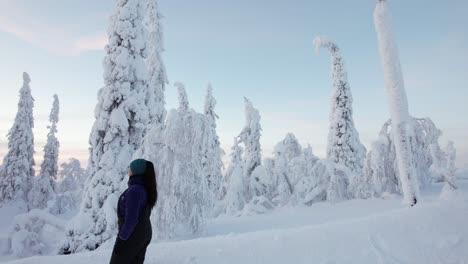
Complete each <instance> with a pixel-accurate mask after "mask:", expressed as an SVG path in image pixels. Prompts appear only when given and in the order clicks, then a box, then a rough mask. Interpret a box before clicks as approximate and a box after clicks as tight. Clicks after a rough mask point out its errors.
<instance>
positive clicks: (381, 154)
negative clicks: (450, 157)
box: [364, 117, 445, 196]
mask: <svg viewBox="0 0 468 264" xmlns="http://www.w3.org/2000/svg"><path fill="white" fill-rule="evenodd" d="M410 122H411V127H412V128H414V135H413V136H412V140H411V143H410V148H411V151H412V152H413V153H414V155H413V160H412V163H413V164H414V168H415V172H414V175H415V176H416V180H417V182H418V184H419V185H421V186H425V185H426V184H427V183H428V182H429V181H431V180H432V181H441V180H442V178H443V168H445V165H444V164H445V158H444V153H443V151H442V150H441V148H440V146H439V137H440V135H441V134H442V132H441V131H440V130H439V129H438V128H437V127H436V126H435V124H434V122H432V120H431V119H430V118H413V117H411V118H410ZM393 129H394V128H393V126H392V122H391V120H389V121H387V122H386V123H385V124H384V125H383V126H382V129H381V131H380V133H379V138H378V140H377V141H375V142H374V143H372V147H371V149H370V150H369V153H368V155H367V158H366V162H365V167H364V179H366V182H367V184H368V186H369V189H368V191H370V192H372V193H373V195H376V196H381V195H385V193H402V190H401V181H400V177H399V170H398V161H397V159H396V148H395V143H394V142H395V141H394V140H393V132H392V130H393ZM436 175H439V176H436ZM438 177H439V178H440V179H437V178H438ZM431 178H432V179H431Z"/></svg>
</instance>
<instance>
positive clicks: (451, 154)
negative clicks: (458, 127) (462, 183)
mask: <svg viewBox="0 0 468 264" xmlns="http://www.w3.org/2000/svg"><path fill="white" fill-rule="evenodd" d="M445 157H446V160H447V167H446V171H445V174H444V181H445V188H448V189H450V190H455V189H457V185H456V183H455V172H456V170H457V169H456V167H455V160H456V159H457V150H456V149H455V146H454V144H453V141H449V142H448V143H447V147H446V148H445Z"/></svg>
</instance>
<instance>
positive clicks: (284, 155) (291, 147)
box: [273, 133, 302, 205]
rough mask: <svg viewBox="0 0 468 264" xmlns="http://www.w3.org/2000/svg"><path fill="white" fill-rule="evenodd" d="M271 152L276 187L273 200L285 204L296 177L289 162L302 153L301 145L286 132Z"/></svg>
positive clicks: (292, 189) (292, 190)
mask: <svg viewBox="0 0 468 264" xmlns="http://www.w3.org/2000/svg"><path fill="white" fill-rule="evenodd" d="M273 154H274V162H273V165H274V169H273V182H274V183H275V185H276V188H277V192H276V196H275V197H274V198H273V201H274V202H275V203H276V204H279V205H285V204H286V203H288V202H289V199H290V197H291V195H292V194H293V192H294V184H295V182H296V181H297V177H298V175H295V174H293V173H292V171H293V170H292V169H291V168H292V164H291V162H292V160H293V159H295V158H296V157H299V156H300V155H301V154H302V147H301V145H300V144H299V142H298V141H297V139H296V137H295V136H294V135H293V134H291V133H288V134H287V135H286V137H285V138H284V139H283V140H282V141H281V142H279V143H278V144H276V145H275V147H274V150H273ZM299 177H300V176H299Z"/></svg>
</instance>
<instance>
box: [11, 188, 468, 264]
mask: <svg viewBox="0 0 468 264" xmlns="http://www.w3.org/2000/svg"><path fill="white" fill-rule="evenodd" d="M458 184H459V186H460V188H459V189H458V191H457V193H455V194H453V195H445V194H442V195H441V191H442V186H443V185H442V184H434V185H431V186H430V188H428V189H427V190H426V191H424V192H423V193H422V197H423V200H422V201H421V203H418V205H417V206H415V207H414V208H408V207H406V206H405V205H403V204H402V202H401V197H399V196H394V197H389V198H388V199H369V200H349V201H344V202H340V203H335V204H333V203H328V202H322V203H316V204H313V205H312V206H310V207H295V208H284V209H278V210H275V211H274V212H271V213H267V214H263V215H255V216H241V217H226V216H225V217H220V218H217V219H215V220H212V221H211V222H209V223H208V226H207V231H206V234H205V235H204V237H202V238H198V239H192V240H183V241H170V242H156V243H153V244H151V245H150V247H149V248H148V254H147V259H146V262H145V263H165V264H170V263H190V264H194V263H200V264H201V263H203V264H211V263H213V264H214V263H216V264H218V263H273V264H274V263H467V261H468V251H467V250H466V249H467V248H468V227H467V226H466V220H467V219H468V181H466V180H460V181H459V182H458ZM111 247H112V245H111V243H107V244H105V245H103V247H102V248H99V249H98V250H96V251H94V252H86V253H80V254H75V255H70V256H43V257H32V258H28V259H19V260H16V261H12V262H7V263H11V264H13V263H16V264H19V263H24V264H28V263H30V264H40V263H48V264H55V263H57V264H63V263H64V262H66V263H67V264H75V263H76V264H78V263H107V262H108V261H109V257H110V254H111V249H110V248H111Z"/></svg>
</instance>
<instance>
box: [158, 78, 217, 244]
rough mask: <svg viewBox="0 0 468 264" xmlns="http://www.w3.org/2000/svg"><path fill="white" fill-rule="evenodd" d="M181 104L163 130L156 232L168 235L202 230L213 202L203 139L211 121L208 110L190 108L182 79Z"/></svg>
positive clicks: (194, 233)
mask: <svg viewBox="0 0 468 264" xmlns="http://www.w3.org/2000/svg"><path fill="white" fill-rule="evenodd" d="M176 86H177V88H178V91H179V108H178V110H171V111H169V113H168V116H167V121H166V126H165V129H164V133H163V137H162V140H163V145H162V146H161V147H162V148H163V149H162V151H161V152H160V156H159V159H160V160H159V161H155V162H158V164H159V165H158V190H159V194H158V196H159V201H158V204H157V207H156V215H155V217H156V219H155V220H154V222H155V226H156V228H155V230H156V232H155V234H156V236H157V237H158V238H161V239H167V238H173V237H177V236H187V235H196V234H199V233H200V232H201V231H202V229H203V226H204V222H205V219H206V215H207V207H208V206H207V205H208V204H209V203H210V200H209V199H210V198H212V196H210V195H209V191H208V184H207V180H206V178H205V177H203V173H202V172H203V170H202V160H203V159H202V157H203V156H204V151H203V150H204V148H203V142H205V141H206V136H207V133H206V131H207V129H209V124H208V122H207V119H206V116H205V115H204V114H199V113H196V112H195V111H194V110H193V109H191V108H189V102H188V100H187V93H186V91H185V87H184V86H183V84H181V83H177V84H176Z"/></svg>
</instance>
